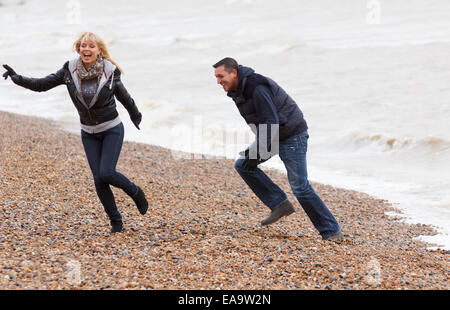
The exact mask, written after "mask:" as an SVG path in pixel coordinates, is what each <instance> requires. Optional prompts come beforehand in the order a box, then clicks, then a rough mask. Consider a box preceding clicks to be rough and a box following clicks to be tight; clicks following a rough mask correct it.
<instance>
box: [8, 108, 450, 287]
mask: <svg viewBox="0 0 450 310" xmlns="http://www.w3.org/2000/svg"><path fill="white" fill-rule="evenodd" d="M0 123H1V130H0V219H1V220H0V289H288V290H292V289H446V290H448V289H449V288H450V285H449V253H448V251H444V250H433V251H431V250H428V249H427V246H430V244H425V243H423V242H421V241H418V240H417V239H416V237H418V236H419V235H432V234H435V233H436V231H434V230H433V228H432V227H430V226H426V225H421V224H417V225H411V224H406V223H403V222H401V221H400V219H399V218H393V217H391V216H388V215H386V214H385V212H387V211H393V210H394V209H393V208H392V206H391V205H390V204H389V203H388V202H387V201H384V200H380V199H375V198H372V197H370V196H368V195H366V194H363V193H359V192H356V191H350V190H344V189H339V188H335V187H331V186H327V185H322V184H318V183H313V187H314V188H315V190H316V191H317V192H318V193H319V195H320V196H321V197H322V199H323V200H324V201H325V203H326V204H327V206H328V207H329V209H330V210H331V211H332V213H333V214H334V216H335V217H336V219H337V220H338V222H339V223H340V224H341V226H342V229H343V233H344V238H343V240H341V242H340V243H334V242H330V241H323V240H322V239H321V237H320V235H319V234H318V233H317V231H316V230H315V229H314V227H313V226H312V224H311V222H310V221H309V219H308V217H307V216H306V214H305V213H304V211H303V210H302V209H301V207H300V205H299V203H298V202H297V200H296V199H295V197H293V196H292V193H291V191H290V188H289V185H288V182H287V178H286V176H285V175H284V174H281V173H278V172H276V171H268V174H269V175H270V176H271V177H272V178H273V180H274V181H275V182H276V183H278V184H279V185H280V187H281V188H282V189H283V190H285V191H286V192H287V193H288V195H289V197H290V200H291V201H292V202H293V203H294V205H295V207H296V209H297V212H296V213H295V214H293V215H291V216H289V217H287V218H283V219H282V220H280V221H279V222H277V223H275V224H273V225H271V226H269V227H264V228H261V227H260V221H261V220H262V219H263V218H265V217H266V216H267V215H268V214H269V209H268V208H266V207H265V206H264V205H263V204H262V203H261V202H260V201H259V200H258V199H257V197H256V196H255V195H254V194H253V193H252V192H251V191H250V190H249V188H248V187H247V186H246V184H245V183H244V182H243V181H242V179H241V178H240V177H239V175H238V174H237V173H236V172H235V171H234V169H233V161H231V160H228V159H217V158H214V159H207V158H204V159H175V158H174V157H173V156H172V155H173V154H172V153H171V151H170V150H167V149H164V148H161V147H158V146H152V145H147V144H140V143H134V142H124V146H123V149H122V153H121V157H120V159H119V163H118V166H117V170H118V171H119V172H121V173H123V174H124V175H126V176H127V177H128V178H130V180H132V181H133V182H135V183H136V184H138V185H139V186H140V187H142V188H143V190H144V191H145V193H146V195H147V198H148V200H149V204H150V208H149V211H148V213H147V214H146V215H145V216H142V215H140V214H139V212H138V210H137V208H136V206H135V205H134V203H133V201H132V199H131V198H129V197H128V196H127V195H126V194H125V193H124V192H122V191H121V190H120V189H117V188H113V192H114V194H115V197H116V201H117V205H118V206H119V210H120V212H121V213H122V216H123V220H124V225H125V227H126V231H125V232H124V233H119V234H113V235H111V234H110V233H109V230H110V226H109V221H108V219H107V216H106V214H105V212H104V211H103V207H102V205H101V204H100V202H99V199H98V197H97V195H96V193H95V188H94V184H93V179H92V176H91V172H90V170H89V167H88V163H87V160H86V158H85V155H84V150H83V147H82V144H81V139H80V136H79V135H76V134H73V133H68V132H66V131H63V130H61V129H59V127H58V124H56V123H55V122H52V121H49V120H45V119H40V118H36V117H26V116H20V115H16V114H11V113H6V112H0Z"/></svg>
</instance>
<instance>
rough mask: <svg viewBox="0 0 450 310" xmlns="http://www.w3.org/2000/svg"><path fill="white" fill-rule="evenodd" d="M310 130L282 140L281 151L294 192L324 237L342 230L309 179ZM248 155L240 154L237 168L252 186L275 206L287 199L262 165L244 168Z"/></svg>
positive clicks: (259, 194) (272, 207)
mask: <svg viewBox="0 0 450 310" xmlns="http://www.w3.org/2000/svg"><path fill="white" fill-rule="evenodd" d="M308 138H309V135H308V131H304V132H302V133H300V134H298V135H295V136H293V137H291V138H289V139H287V140H284V141H280V147H279V151H280V153H279V155H280V158H281V160H282V161H283V163H284V166H285V167H286V170H287V176H288V181H289V184H290V186H291V189H292V192H293V193H294V195H295V197H297V200H298V202H299V203H300V205H301V206H302V208H303V210H305V212H306V214H307V215H308V217H309V218H310V220H311V222H312V223H313V225H314V227H315V228H316V229H317V230H318V231H319V233H320V235H321V236H322V237H323V238H327V237H329V236H331V235H333V234H335V233H337V232H338V231H339V230H340V227H339V224H338V223H337V221H336V219H335V218H334V217H333V215H332V214H331V212H330V210H328V208H327V206H326V205H325V203H324V202H323V201H322V199H321V198H320V197H319V195H318V194H317V193H316V192H315V191H314V189H313V188H312V187H311V185H310V184H309V181H308V172H307V169H306V151H307V149H308ZM243 161H244V158H243V157H241V158H239V159H238V160H237V161H236V163H235V164H234V168H235V169H236V171H237V172H238V173H239V175H240V176H241V177H242V179H243V180H244V181H245V183H247V185H248V186H249V187H250V188H251V190H252V191H253V192H254V193H255V195H256V196H258V198H259V199H261V201H262V202H263V203H264V204H265V205H266V206H268V207H269V208H270V209H271V210H274V209H276V208H277V207H278V206H279V205H280V204H281V203H283V202H284V201H286V200H287V199H288V198H287V195H286V194H285V193H284V192H283V190H282V189H281V188H280V187H278V185H276V184H275V183H273V181H272V180H271V179H270V178H269V177H268V176H267V175H266V174H265V173H264V172H263V171H262V170H261V169H259V168H256V170H255V171H248V170H245V169H243V168H242V163H243Z"/></svg>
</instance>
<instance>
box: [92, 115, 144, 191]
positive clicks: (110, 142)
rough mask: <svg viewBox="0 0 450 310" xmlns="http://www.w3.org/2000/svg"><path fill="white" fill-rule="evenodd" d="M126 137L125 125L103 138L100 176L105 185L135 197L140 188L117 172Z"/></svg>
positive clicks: (110, 130)
mask: <svg viewBox="0 0 450 310" xmlns="http://www.w3.org/2000/svg"><path fill="white" fill-rule="evenodd" d="M123 136H124V128H123V124H122V123H120V124H119V125H117V126H116V127H114V128H111V129H109V130H107V131H106V132H105V135H104V137H103V143H102V149H101V158H100V166H99V175H100V179H101V180H102V181H103V183H106V184H110V185H113V186H115V187H118V188H121V189H122V190H123V191H124V192H125V193H127V194H128V196H130V197H133V196H135V195H136V194H137V192H138V187H137V186H136V185H135V184H134V183H132V182H131V181H130V180H129V179H127V178H126V177H125V176H124V175H122V174H121V173H119V172H117V171H116V165H117V161H118V160H119V155H120V151H121V150H122V144H123Z"/></svg>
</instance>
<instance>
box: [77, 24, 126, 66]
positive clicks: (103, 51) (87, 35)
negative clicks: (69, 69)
mask: <svg viewBox="0 0 450 310" xmlns="http://www.w3.org/2000/svg"><path fill="white" fill-rule="evenodd" d="M87 40H90V41H93V42H95V44H97V46H98V48H99V49H100V55H101V56H102V57H103V58H105V59H107V60H109V61H110V62H112V63H113V64H114V65H115V66H116V67H117V68H118V69H119V70H120V72H122V69H121V68H120V67H119V65H118V64H117V63H116V62H115V61H114V60H112V59H111V56H110V55H109V52H108V48H107V47H106V43H105V41H103V39H102V38H100V37H99V36H98V35H96V34H95V33H92V32H88V31H85V32H82V33H80V34H79V35H78V38H77V39H76V41H75V42H74V43H73V50H74V51H75V52H77V53H80V46H81V43H83V42H84V41H87Z"/></svg>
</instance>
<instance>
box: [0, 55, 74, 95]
mask: <svg viewBox="0 0 450 310" xmlns="http://www.w3.org/2000/svg"><path fill="white" fill-rule="evenodd" d="M66 64H68V62H67V63H66ZM66 64H65V65H64V66H63V67H62V68H61V69H59V70H58V71H57V72H55V73H52V74H50V75H47V76H46V77H44V78H39V79H37V78H30V77H26V76H22V75H19V74H17V73H16V72H15V71H14V70H13V69H12V68H11V67H10V66H8V65H3V68H5V69H6V72H5V73H4V74H3V77H4V78H5V80H6V79H7V78H8V76H9V77H11V80H12V81H13V82H14V83H15V84H17V85H19V86H22V87H25V88H28V89H30V90H33V91H38V92H42V91H47V90H49V89H52V88H54V87H56V86H58V85H61V84H64V75H65V68H64V67H65V66H66Z"/></svg>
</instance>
